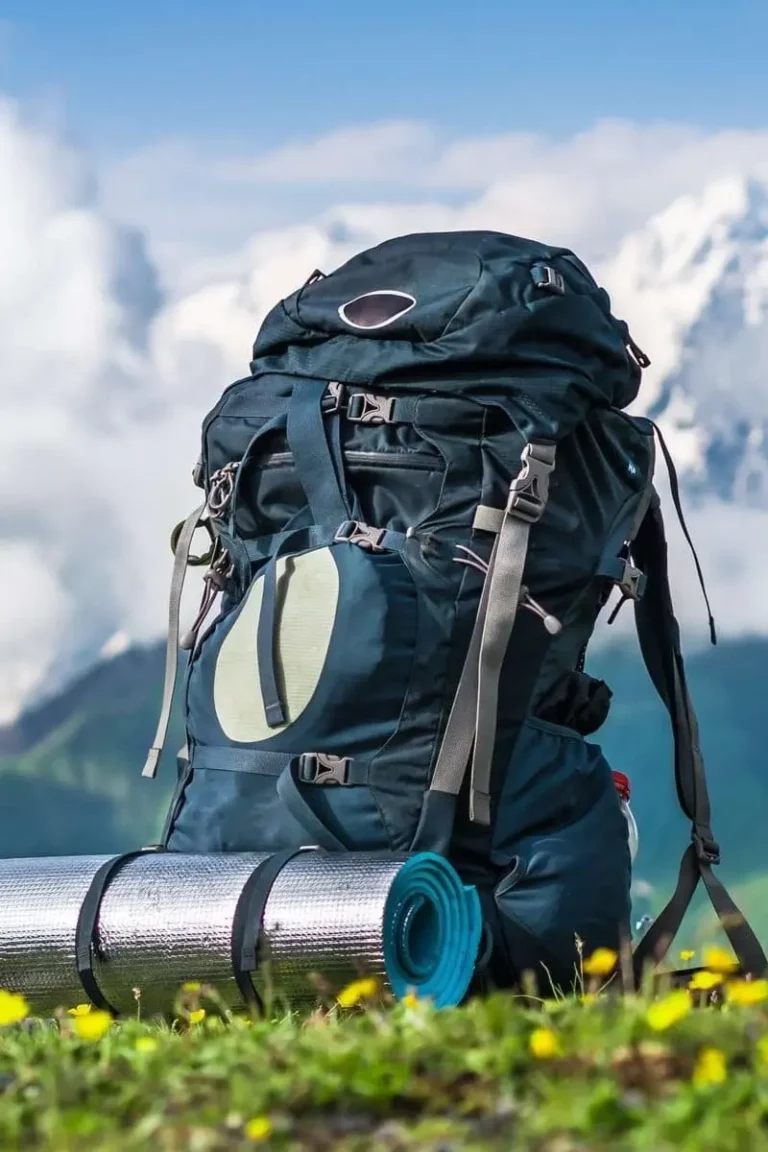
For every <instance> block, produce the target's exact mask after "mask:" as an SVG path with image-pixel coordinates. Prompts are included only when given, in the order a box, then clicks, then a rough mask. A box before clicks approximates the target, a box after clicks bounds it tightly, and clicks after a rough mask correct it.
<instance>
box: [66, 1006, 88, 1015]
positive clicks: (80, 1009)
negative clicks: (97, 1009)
mask: <svg viewBox="0 0 768 1152" xmlns="http://www.w3.org/2000/svg"><path fill="white" fill-rule="evenodd" d="M92 1007H93V1005H92V1004H75V1006H74V1008H68V1009H67V1011H68V1012H69V1014H70V1016H87V1015H88V1013H89V1012H90V1010H91V1008H92Z"/></svg>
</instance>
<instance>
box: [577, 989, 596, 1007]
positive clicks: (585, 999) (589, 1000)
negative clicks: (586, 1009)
mask: <svg viewBox="0 0 768 1152" xmlns="http://www.w3.org/2000/svg"><path fill="white" fill-rule="evenodd" d="M581 1002H582V1004H587V1005H588V1004H596V1003H597V996H596V995H595V994H594V992H585V993H584V994H583V995H582V997H581Z"/></svg>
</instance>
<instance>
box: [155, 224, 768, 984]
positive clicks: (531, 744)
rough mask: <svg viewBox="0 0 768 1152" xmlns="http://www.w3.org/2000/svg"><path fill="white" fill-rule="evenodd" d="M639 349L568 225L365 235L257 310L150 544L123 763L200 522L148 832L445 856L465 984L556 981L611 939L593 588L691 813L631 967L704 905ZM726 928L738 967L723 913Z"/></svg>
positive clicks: (711, 856)
mask: <svg viewBox="0 0 768 1152" xmlns="http://www.w3.org/2000/svg"><path fill="white" fill-rule="evenodd" d="M647 363H648V361H647V359H646V358H645V357H644V355H643V353H642V352H641V351H640V349H639V348H638V347H637V346H636V345H635V344H634V343H633V341H632V339H631V337H630V335H629V332H628V329H627V326H626V325H625V324H624V323H623V322H622V321H619V320H617V319H615V318H614V317H613V316H612V315H611V311H610V302H609V299H608V296H607V295H606V293H605V292H604V291H603V290H602V289H600V288H599V287H598V286H597V285H596V283H595V282H594V280H593V279H592V277H591V276H590V274H589V273H588V271H587V270H586V268H585V267H584V266H583V264H581V263H580V261H579V260H578V259H577V258H576V257H575V256H574V255H573V254H572V253H571V252H569V251H567V250H564V249H556V248H549V247H547V246H545V245H542V244H537V243H534V242H532V241H529V240H522V239H519V238H517V237H513V236H506V235H503V234H498V233H492V232H467V233H447V234H428V235H416V236H407V237H403V238H401V239H397V240H392V241H389V242H387V243H385V244H382V245H380V246H379V247H377V248H375V249H373V250H372V251H369V252H365V253H363V254H362V255H360V256H357V257H355V258H354V259H353V260H350V261H349V263H347V264H345V265H344V266H343V267H342V268H340V269H338V270H337V271H336V272H334V273H333V274H332V275H329V276H323V275H322V274H321V273H319V272H318V273H315V274H314V275H313V276H312V277H311V278H310V279H309V280H308V281H307V283H306V284H305V285H304V286H303V287H302V288H301V289H300V290H299V291H298V292H296V293H294V295H292V296H290V297H288V299H286V300H284V301H282V302H281V303H280V304H278V305H277V306H276V307H275V308H274V309H273V311H272V312H271V313H270V314H269V316H268V317H267V319H266V320H265V322H264V324H263V326H262V328H261V331H260V333H259V335H258V338H257V340H256V343H255V346H254V349H253V360H252V363H251V374H250V375H249V376H247V377H246V378H245V379H243V380H239V381H237V382H236V383H235V384H233V385H232V386H231V387H230V388H228V389H227V391H226V392H225V393H224V395H223V397H222V399H221V400H220V401H219V403H218V404H217V405H216V407H215V408H214V409H213V410H212V412H211V413H210V414H209V415H208V416H207V418H206V420H205V423H204V427H203V448H202V456H201V459H200V462H199V464H198V467H197V473H196V480H197V482H198V484H199V485H200V487H202V488H203V489H204V492H205V503H204V504H203V505H202V506H201V507H200V508H199V509H197V510H196V512H195V513H193V515H192V516H191V517H190V518H189V519H188V520H187V521H186V522H185V524H184V525H182V526H180V528H179V530H178V531H177V533H176V538H175V541H174V545H175V552H176V566H175V572H174V586H173V591H172V598H171V600H172V602H171V630H170V641H169V651H168V665H167V677H166V699H165V704H164V709H163V716H162V718H161V722H160V728H159V732H158V736H157V738H156V741H155V746H154V748H153V749H152V751H151V753H150V756H149V760H148V762H147V765H146V767H145V775H150V776H151V775H154V772H155V770H156V766H157V761H158V759H159V755H160V750H161V748H162V744H163V739H164V730H165V727H166V726H167V718H168V715H169V711H170V705H171V698H172V695H173V684H174V677H175V671H176V662H177V647H176V645H177V635H178V604H179V597H180V591H181V583H182V581H183V575H184V569H185V567H186V565H187V563H188V558H189V553H190V546H191V541H192V536H193V534H194V532H195V530H196V528H197V527H199V526H200V525H203V526H204V527H205V528H206V529H207V530H208V533H209V535H210V539H211V547H210V550H209V552H208V555H207V556H206V557H205V561H206V563H207V564H208V570H207V572H206V576H205V588H206V592H205V595H204V598H203V604H202V606H201V611H200V613H199V615H198V619H197V621H196V622H195V625H194V626H193V628H192V630H191V631H190V632H189V633H187V634H186V635H185V636H183V637H182V641H181V646H182V648H186V649H188V650H189V653H190V655H189V664H188V668H187V673H186V679H185V704H186V721H187V747H186V749H185V751H184V753H183V755H182V756H180V761H179V762H180V771H179V782H178V787H177V790H176V793H175V796H174V799H173V802H172V805H171V809H170V811H169V813H168V819H167V822H166V830H165V836H164V842H165V843H166V844H167V847H168V848H169V850H172V851H179V852H237V851H246V850H248V851H267V852H273V851H274V852H277V851H281V850H291V849H295V848H298V847H300V846H302V845H306V844H315V845H320V846H321V847H324V848H325V849H327V850H330V851H355V850H363V851H371V850H373V851H385V852H388V851H396V852H404V851H409V850H417V849H422V850H423V849H430V850H433V851H437V852H440V853H444V854H447V855H448V856H449V858H450V859H451V860H452V861H453V862H454V863H455V865H456V866H457V867H458V869H459V871H460V872H461V874H462V876H463V877H464V878H465V880H466V881H467V882H468V883H473V884H476V885H477V886H478V889H479V891H480V894H481V898H482V900H483V906H484V913H485V918H486V922H487V924H488V927H489V940H490V941H492V944H493V947H492V948H489V950H488V953H487V955H486V961H487V966H486V972H487V974H488V975H489V977H490V979H491V980H492V981H494V982H495V983H497V984H501V985H508V984H511V983H514V982H516V981H517V980H518V979H519V977H520V975H521V973H523V972H525V971H527V970H531V971H534V972H536V973H539V974H541V973H543V972H544V971H546V972H547V974H548V975H547V979H551V980H552V981H553V982H554V983H555V984H558V985H561V986H566V987H569V986H570V985H571V984H572V983H573V979H574V974H575V968H576V964H577V944H576V940H577V937H578V938H579V939H580V940H581V942H582V943H581V945H579V946H580V947H583V949H584V950H585V951H586V952H589V951H592V950H593V949H595V948H597V947H599V946H605V947H609V948H612V949H616V950H618V949H619V946H620V944H621V942H622V941H623V940H626V939H627V938H628V936H629V917H630V899H629V890H630V875H631V862H630V854H629V849H628V838H627V826H626V821H625V819H624V816H623V813H622V810H621V806H620V800H619V796H618V795H617V791H616V787H615V785H614V780H613V777H612V773H611V769H610V768H609V766H608V764H607V763H606V761H605V759H604V758H603V756H602V753H601V751H600V748H599V747H598V746H597V745H595V744H593V743H590V742H588V741H587V740H586V739H585V737H586V736H588V735H590V734H591V733H593V732H594V731H596V730H597V729H598V728H599V727H600V725H601V724H602V722H603V721H604V720H605V718H606V716H607V713H608V707H609V700H610V695H611V693H610V691H609V689H608V688H607V687H606V685H605V684H603V683H602V682H600V681H596V680H594V679H592V678H591V677H589V676H588V675H586V673H585V672H584V659H585V651H586V647H587V644H588V642H589V639H590V636H591V634H592V631H593V629H594V626H595V621H596V618H597V616H598V613H599V612H600V611H601V609H602V608H603V607H604V605H605V603H606V601H607V599H608V597H609V595H610V593H611V592H612V590H613V589H614V588H616V587H618V588H619V589H620V591H621V595H622V597H623V598H627V599H631V600H633V601H634V602H635V604H636V610H637V620H638V627H639V631H640V637H641V643H642V647H643V651H644V655H645V658H646V661H647V664H648V667H649V670H650V672H651V675H652V677H653V679H654V682H655V684H656V687H657V688H658V690H659V692H660V694H661V696H662V698H663V699H664V701H665V703H666V704H667V706H668V707H669V710H670V714H671V717H672V720H673V725H674V731H675V747H676V774H677V783H678V791H679V794H680V799H681V803H682V804H683V807H684V809H685V811H686V812H687V813H688V815H689V817H690V818H691V821H692V824H693V839H692V844H691V847H690V848H689V849H688V851H687V853H686V855H685V857H684V866H683V871H682V873H681V888H680V889H679V891H678V893H676V896H675V899H673V901H672V903H671V905H670V908H669V909H667V910H666V912H665V913H664V914H663V916H662V918H661V921H660V925H661V926H660V927H659V926H658V925H657V926H656V928H654V929H651V931H650V933H649V934H648V936H647V937H646V939H645V941H644V942H643V944H642V945H641V950H640V951H639V953H638V956H637V960H638V964H639V963H640V961H641V960H642V959H643V958H645V957H651V956H652V957H654V958H655V957H657V956H658V955H659V954H660V952H661V951H662V945H663V944H665V943H666V937H667V936H668V935H669V932H670V929H672V930H673V934H674V930H675V929H676V927H677V926H678V925H679V921H680V920H681V919H682V914H683V912H684V911H685V907H686V906H687V903H688V901H689V899H690V895H691V894H692V889H693V888H694V887H695V885H696V883H697V882H698V879H699V877H700V876H703V877H704V879H705V881H706V883H707V886H708V888H709V890H710V892H711V893H712V894H713V898H716V902H718V904H719V909H720V910H721V911H722V910H723V898H724V897H723V896H721V895H720V893H721V889H720V887H719V885H718V883H717V881H716V880H715V878H714V874H713V873H712V867H711V866H712V864H714V863H716V860H717V857H718V849H717V845H716V844H715V841H714V838H713V835H712V832H711V829H710V826H709V813H708V803H707V799H706V789H705V785H704V777H703V769H702V766H701V757H700V754H699V750H698V745H697V737H696V725H695V718H694V715H693V710H692V708H691V706H690V701H689V700H688V696H687V691H686V688H685V676H684V669H683V663H682V657H681V655H680V647H679V639H678V633H677V627H676V624H675V621H674V616H673V614H672V608H671V603H670V600H669V589H668V583H667V576H666V559H665V545H664V536H663V527H662V521H661V516H660V512H659V507H658V498H657V496H656V494H655V492H654V489H653V487H652V483H651V481H652V476H653V468H654V438H653V426H652V425H651V423H650V422H649V421H647V420H643V419H637V418H632V417H630V416H628V415H627V414H626V413H625V412H623V411H622V409H623V408H625V407H626V406H627V405H628V404H629V403H630V402H631V401H632V400H633V399H634V398H635V396H636V395H637V391H638V386H639V382H640V376H641V369H642V368H643V367H644V366H646V365H647ZM219 592H220V593H221V602H220V611H219V614H218V616H217V617H216V619H215V620H214V622H213V623H212V624H210V625H208V626H207V627H205V628H204V620H205V618H206V616H207V615H208V611H209V609H210V607H211V605H212V602H213V601H214V599H215V598H216V594H217V593H219ZM725 899H726V900H727V897H725ZM730 907H732V906H730ZM670 909H671V911H670ZM731 931H732V938H733V939H734V941H735V943H736V944H737V945H738V946H739V947H740V950H741V953H742V955H743V957H744V958H745V962H746V963H747V964H749V965H750V966H751V967H752V968H755V967H757V966H760V967H765V963H764V959H765V958H764V957H762V953H761V952H760V950H759V945H758V944H757V941H756V940H754V937H752V936H751V933H749V929H748V928H746V926H743V927H739V926H737V927H736V928H732V929H731ZM734 932H735V933H736V935H735V937H734V936H733V933H734ZM755 947H756V948H757V952H755Z"/></svg>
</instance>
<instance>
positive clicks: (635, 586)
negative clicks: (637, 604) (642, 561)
mask: <svg viewBox="0 0 768 1152" xmlns="http://www.w3.org/2000/svg"><path fill="white" fill-rule="evenodd" d="M621 565H622V571H621V577H620V578H619V579H618V580H617V581H616V586H617V588H618V589H619V591H620V592H621V594H622V596H623V597H624V599H625V600H635V601H637V600H641V599H642V596H643V593H644V592H645V585H646V583H647V578H646V575H645V572H641V571H640V569H639V568H635V566H634V564H630V562H629V560H627V559H624V558H622V560H621Z"/></svg>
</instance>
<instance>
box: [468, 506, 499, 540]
mask: <svg viewBox="0 0 768 1152" xmlns="http://www.w3.org/2000/svg"><path fill="white" fill-rule="evenodd" d="M505 515H506V512H505V510H504V509H503V508H491V507H490V506H489V505H488V504H478V506H477V508H476V510H475V518H474V520H473V521H472V527H473V528H474V530H475V531H476V532H478V531H479V532H493V533H496V534H498V533H499V532H501V526H502V524H503V523H504V517H505Z"/></svg>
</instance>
